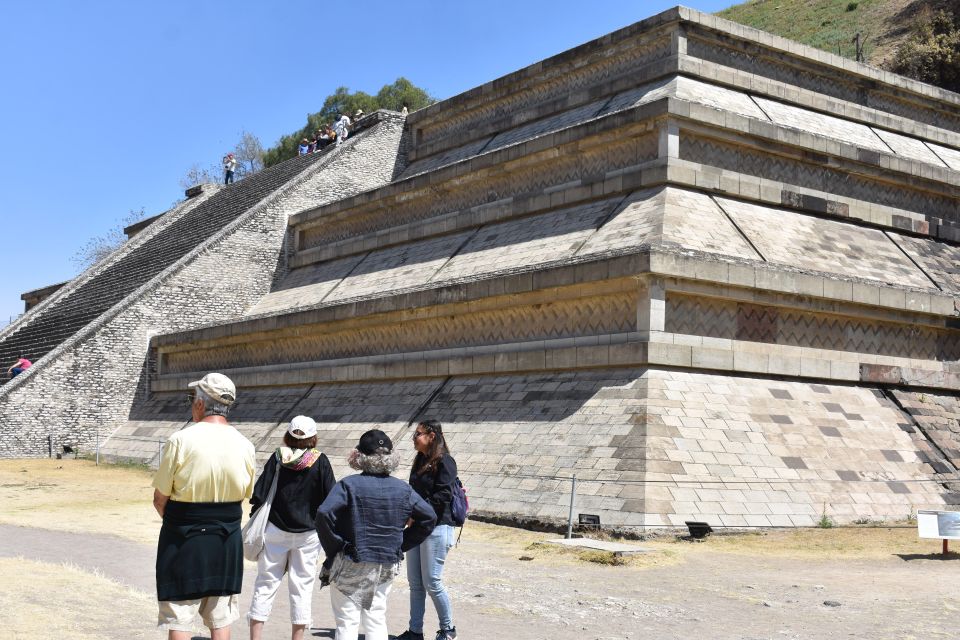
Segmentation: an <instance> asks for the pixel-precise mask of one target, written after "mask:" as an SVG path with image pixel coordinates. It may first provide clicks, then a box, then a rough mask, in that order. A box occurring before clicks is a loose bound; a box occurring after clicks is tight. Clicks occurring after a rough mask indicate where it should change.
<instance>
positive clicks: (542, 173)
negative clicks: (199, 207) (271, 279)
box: [300, 133, 657, 249]
mask: <svg viewBox="0 0 960 640" xmlns="http://www.w3.org/2000/svg"><path fill="white" fill-rule="evenodd" d="M573 144H576V143H573ZM656 157H657V135H656V134H655V133H648V134H645V135H640V136H634V137H628V138H621V139H617V138H616V137H611V138H610V140H609V143H608V144H603V145H596V146H593V147H591V148H590V149H584V150H580V151H578V152H577V153H561V154H560V155H556V156H554V155H553V154H551V158H550V160H549V161H546V162H538V163H533V162H531V163H530V164H527V165H524V166H519V167H515V168H514V167H511V168H510V169H509V170H503V171H495V172H493V173H492V174H490V175H485V176H477V177H475V178H471V176H464V177H461V178H458V179H456V180H455V181H452V182H451V183H447V184H444V185H438V186H436V187H430V188H426V189H423V190H420V191H418V192H409V193H404V194H403V195H402V197H401V198H397V200H395V201H394V202H392V203H391V204H390V206H389V211H383V210H376V211H369V212H365V211H359V212H356V213H352V214H351V215H349V216H346V217H344V218H341V219H339V220H336V221H330V222H329V223H326V224H321V225H318V226H314V227H309V228H307V229H304V230H303V231H301V232H300V247H301V248H302V249H309V248H311V247H317V246H321V245H325V244H328V243H331V242H336V241H338V240H343V239H345V238H352V237H358V236H362V235H365V234H369V233H373V232H376V231H378V230H381V229H386V228H390V227H394V226H398V225H402V224H408V223H410V222H416V221H418V220H423V219H426V218H430V217H433V216H438V215H442V214H444V213H449V212H451V211H461V210H464V209H468V208H470V207H474V206H477V205H481V204H485V203H488V202H493V201H496V200H500V199H503V198H508V197H511V196H517V195H520V194H525V193H534V194H535V193H540V192H542V191H543V190H544V189H545V188H547V187H550V186H554V185H557V184H566V183H570V182H573V181H576V180H580V179H581V178H583V177H584V176H602V175H604V174H605V173H606V172H608V171H612V170H616V169H622V168H624V167H629V166H632V165H636V164H639V163H641V162H645V161H648V160H652V159H654V158H656Z"/></svg>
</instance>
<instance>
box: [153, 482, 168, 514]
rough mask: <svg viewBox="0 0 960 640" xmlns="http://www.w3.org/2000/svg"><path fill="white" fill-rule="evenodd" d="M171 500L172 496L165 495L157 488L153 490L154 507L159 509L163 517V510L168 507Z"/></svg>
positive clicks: (158, 511)
mask: <svg viewBox="0 0 960 640" xmlns="http://www.w3.org/2000/svg"><path fill="white" fill-rule="evenodd" d="M169 501H170V496H165V495H163V494H162V493H160V491H159V490H157V489H154V490H153V508H154V509H156V510H157V513H159V514H160V517H161V518H162V517H163V512H164V511H166V509H167V502H169Z"/></svg>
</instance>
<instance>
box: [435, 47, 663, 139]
mask: <svg viewBox="0 0 960 640" xmlns="http://www.w3.org/2000/svg"><path fill="white" fill-rule="evenodd" d="M649 37H650V34H644V35H642V36H641V37H640V38H631V39H629V40H628V41H625V42H621V43H619V44H618V45H617V46H616V47H615V48H614V49H613V50H611V51H609V52H606V55H603V56H600V57H599V59H598V60H597V61H596V62H595V63H594V64H589V65H584V66H581V67H578V68H575V69H570V67H569V66H568V65H558V66H557V67H554V68H551V69H549V70H547V71H545V72H544V73H542V74H541V75H539V76H538V77H537V80H536V82H537V84H535V85H533V86H528V87H525V88H524V89H521V90H520V91H516V92H514V93H510V94H508V95H506V96H504V97H503V98H501V99H499V100H490V99H489V97H488V96H485V97H484V98H483V99H482V100H481V101H480V104H478V105H477V106H475V107H473V108H467V109H460V110H457V111H456V115H453V116H451V117H445V116H447V112H444V113H441V114H438V121H437V122H431V121H430V120H429V119H428V120H426V122H424V123H423V124H422V125H420V127H419V129H420V134H419V136H420V140H419V142H431V141H433V140H437V139H439V138H444V137H447V136H452V135H457V134H460V133H462V132H464V131H468V130H469V129H475V128H477V127H478V126H482V125H483V124H484V123H486V122H492V121H497V120H500V119H503V118H511V117H514V118H516V117H517V116H518V115H520V114H522V113H523V111H525V110H528V109H531V108H533V107H536V106H537V105H541V104H544V103H547V102H550V101H552V100H557V99H565V98H568V97H569V96H570V95H571V94H574V93H576V92H577V91H581V90H583V89H585V88H588V87H591V86H597V85H602V84H604V83H605V82H608V81H610V80H611V79H613V78H616V77H619V76H623V75H627V74H630V73H633V72H635V71H636V70H637V69H639V68H640V67H643V66H644V65H647V64H649V63H651V62H653V61H655V60H659V59H661V58H665V57H667V56H669V55H670V36H669V35H668V34H657V35H656V39H655V40H652V41H649V40H648V39H649ZM644 40H648V41H646V42H644ZM641 82H642V79H638V81H637V83H638V84H640V83H641ZM590 99H595V97H594V98H590ZM439 118H442V119H439Z"/></svg>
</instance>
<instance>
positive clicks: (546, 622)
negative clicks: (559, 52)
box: [0, 525, 960, 640]
mask: <svg viewBox="0 0 960 640" xmlns="http://www.w3.org/2000/svg"><path fill="white" fill-rule="evenodd" d="M0 539H2V540H3V541H4V542H3V545H2V547H0V555H2V556H23V557H25V558H29V559H34V560H39V561H43V562H63V561H69V562H72V563H73V564H75V565H78V566H80V567H83V568H85V569H87V570H91V571H94V570H95V571H100V572H102V573H103V574H105V575H107V576H109V577H112V578H114V579H116V580H118V581H120V582H123V583H125V584H127V585H129V586H131V587H134V588H136V589H139V590H142V591H145V592H148V593H150V592H152V591H153V563H154V557H155V550H154V549H153V548H152V547H150V546H147V545H140V544H136V543H133V542H129V541H126V540H123V539H121V538H117V537H112V536H98V535H82V534H74V533H65V532H58V531H48V530H44V529H33V528H22V527H13V526H6V525H0ZM958 568H960V561H958V560H957V557H956V556H950V558H949V559H946V560H941V559H939V557H938V556H935V555H931V556H917V557H898V556H889V557H881V558H879V559H875V560H807V559H792V558H780V557H759V558H758V557H753V556H749V555H742V554H732V553H693V554H688V555H686V556H685V558H684V560H683V562H680V563H677V564H668V565H663V566H658V567H652V568H648V569H638V568H636V567H629V566H627V567H612V566H602V565H593V564H589V563H578V564H571V563H568V562H560V561H557V560H556V559H553V560H551V558H550V556H538V557H536V559H534V560H532V561H523V560H520V559H519V557H518V556H517V554H516V552H515V550H511V548H509V547H505V546H504V545H499V544H496V543H495V542H485V541H476V540H473V541H470V542H469V543H465V544H463V545H461V546H460V547H459V548H457V549H454V550H452V551H451V555H450V558H449V560H448V569H447V583H448V587H449V589H450V592H451V595H452V597H453V601H454V604H455V619H456V622H457V627H458V630H459V631H460V637H461V638H464V639H467V638H483V639H489V640H507V639H510V640H513V639H515V638H523V639H531V640H537V639H543V640H546V639H548V638H549V639H551V640H556V639H560V640H566V639H569V640H574V639H577V640H580V639H591V640H594V639H606V638H631V639H639V638H654V639H669V638H678V637H687V636H689V637H709V638H738V639H751V640H752V639H761V638H778V639H786V638H804V639H809V638H824V639H827V638H829V639H834V638H841V637H842V638H870V639H882V638H912V637H916V638H924V639H929V638H953V637H956V629H955V627H956V619H957V612H958V611H960V601H958V598H957V596H956V595H955V593H956V590H955V589H954V588H953V587H952V585H953V583H954V582H955V576H956V571H957V569H958ZM254 569H255V568H254V566H253V565H248V566H247V571H246V573H245V576H244V585H245V593H244V594H243V595H242V596H241V603H242V607H243V610H244V611H246V607H247V605H248V603H249V594H250V590H251V586H252V584H253V579H254V573H255V571H254ZM23 579H24V581H25V583H28V581H29V579H28V578H26V577H25V578H23ZM407 594H408V592H407V589H406V584H405V581H404V580H403V579H398V580H397V582H396V583H395V587H394V590H393V592H392V594H391V597H390V608H389V616H388V617H389V621H390V628H391V630H393V632H394V633H399V632H401V631H403V630H404V629H405V628H406V612H407ZM122 616H123V612H122V605H121V606H120V610H118V618H122ZM287 616H288V607H287V603H286V590H285V587H284V588H282V590H281V593H280V594H279V595H278V597H277V601H276V603H275V606H274V612H273V615H272V617H271V620H270V621H269V622H268V623H267V628H266V631H267V634H266V635H267V637H268V638H285V637H287V636H288V633H289V627H288V624H287V620H288V617H287ZM431 616H433V614H432V610H431V608H430V607H429V606H428V621H427V629H428V631H429V630H431V629H436V618H435V617H431ZM331 620H332V617H331V615H330V610H329V600H328V596H327V593H326V591H323V592H320V593H315V594H314V624H315V625H316V626H315V628H314V629H312V635H313V637H317V638H325V637H327V638H328V637H332V633H331V630H330V624H331ZM123 622H124V623H125V625H127V626H129V625H137V624H139V625H141V626H140V628H144V627H147V628H149V627H150V626H151V625H152V623H153V621H152V620H143V621H136V620H124V621H123ZM244 627H245V624H244V623H243V622H242V621H241V622H238V623H237V624H236V626H235V627H234V637H235V638H244V637H246V630H245V628H244ZM103 637H105V638H114V637H115V638H120V637H123V631H122V629H120V628H119V627H118V629H116V630H110V631H105V635H104V636H103ZM157 637H162V636H161V635H160V634H158V636H157Z"/></svg>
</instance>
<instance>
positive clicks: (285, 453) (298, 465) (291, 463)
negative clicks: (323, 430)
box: [277, 447, 320, 471]
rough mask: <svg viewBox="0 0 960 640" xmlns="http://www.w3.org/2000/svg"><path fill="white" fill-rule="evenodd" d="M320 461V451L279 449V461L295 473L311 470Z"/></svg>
mask: <svg viewBox="0 0 960 640" xmlns="http://www.w3.org/2000/svg"><path fill="white" fill-rule="evenodd" d="M319 459H320V451H318V450H317V449H291V448H290V447H280V448H279V449H277V460H278V461H279V462H280V464H281V465H283V466H284V467H286V468H287V469H293V470H294V471H303V470H304V469H309V468H310V467H312V466H313V463H314V462H316V461H317V460H319Z"/></svg>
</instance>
